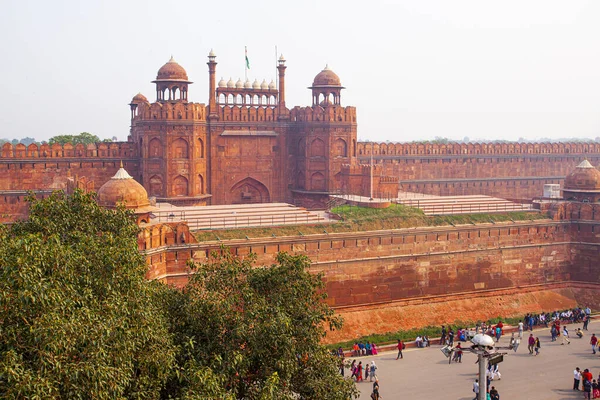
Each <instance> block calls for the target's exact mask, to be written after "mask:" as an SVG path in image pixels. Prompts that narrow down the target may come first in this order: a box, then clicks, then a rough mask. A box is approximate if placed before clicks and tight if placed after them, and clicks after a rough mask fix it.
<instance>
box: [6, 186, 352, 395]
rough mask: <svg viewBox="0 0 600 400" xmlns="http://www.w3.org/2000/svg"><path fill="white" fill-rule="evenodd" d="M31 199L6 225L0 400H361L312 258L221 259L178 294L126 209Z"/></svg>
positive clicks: (200, 269) (57, 196) (86, 201)
mask: <svg viewBox="0 0 600 400" xmlns="http://www.w3.org/2000/svg"><path fill="white" fill-rule="evenodd" d="M31 201H32V203H31V205H30V217H29V219H28V220H27V221H23V222H18V223H16V224H14V225H12V226H11V227H10V228H8V227H3V226H0V393H1V394H2V395H1V396H0V397H5V398H23V399H24V398H28V399H29V398H31V399H63V398H65V399H66V398H85V399H87V398H90V399H175V398H178V399H179V398H182V399H241V398H243V399H247V400H270V399H272V400H275V399H277V400H279V399H283V400H285V399H307V400H309V399H315V400H316V399H319V400H320V399H333V400H336V399H340V400H347V399H350V398H352V397H356V394H357V393H356V387H355V385H354V384H353V382H352V381H351V380H347V379H344V378H342V377H341V375H340V374H339V369H338V367H339V360H338V359H336V358H335V357H333V356H331V355H330V354H329V353H328V351H327V350H326V348H325V347H324V346H322V345H321V339H322V338H323V336H324V335H325V332H326V330H325V328H331V329H335V328H339V326H340V324H341V321H340V320H339V319H338V318H337V317H335V316H334V314H333V311H332V310H331V309H330V308H329V307H328V306H327V305H326V304H325V303H324V302H323V299H324V298H325V294H324V290H323V289H324V288H323V283H322V280H321V277H320V276H316V275H311V274H310V273H309V272H308V266H309V260H308V258H306V257H302V256H290V255H287V254H283V253H282V254H280V255H279V256H278V259H277V264H275V265H272V266H270V267H255V266H254V265H253V261H254V260H253V257H247V258H245V259H243V260H242V259H239V258H237V257H233V256H232V255H230V254H229V252H228V251H226V250H223V251H222V254H220V255H219V254H215V255H213V258H211V259H210V262H208V263H206V264H203V265H196V266H194V275H193V277H192V278H191V279H190V282H189V284H188V285H187V286H186V287H185V288H184V289H183V290H179V289H175V288H172V287H169V286H167V285H164V284H161V283H157V282H153V281H147V280H146V279H145V273H146V268H147V266H146V263H145V262H144V258H143V256H142V255H141V254H140V253H139V252H138V246H137V233H138V227H137V226H136V225H135V223H133V218H132V216H131V215H130V214H129V213H128V212H127V211H126V210H124V209H121V208H119V209H117V210H107V209H104V208H102V207H99V206H98V205H97V204H96V202H95V201H94V198H93V195H89V194H84V193H82V192H80V191H76V192H75V193H74V194H73V195H72V196H66V195H65V194H63V193H61V192H56V193H54V194H52V195H51V196H50V197H49V198H47V199H43V200H33V199H31Z"/></svg>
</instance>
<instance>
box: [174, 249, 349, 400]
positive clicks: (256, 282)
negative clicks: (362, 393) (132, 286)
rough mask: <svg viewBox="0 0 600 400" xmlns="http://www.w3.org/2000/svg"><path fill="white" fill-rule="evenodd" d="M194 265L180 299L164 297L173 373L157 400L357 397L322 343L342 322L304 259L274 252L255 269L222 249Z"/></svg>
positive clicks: (335, 360)
mask: <svg viewBox="0 0 600 400" xmlns="http://www.w3.org/2000/svg"><path fill="white" fill-rule="evenodd" d="M221 253H222V254H213V256H212V257H213V258H212V259H211V260H210V262H208V263H206V264H202V265H195V266H194V269H195V270H194V272H195V273H194V275H193V277H192V278H191V279H190V282H189V284H188V285H187V286H186V288H185V289H184V290H183V291H181V292H174V291H170V292H166V293H165V299H164V300H163V302H164V304H165V305H166V307H167V308H168V310H169V311H168V312H169V315H170V318H169V320H170V321H171V332H172V334H173V335H174V338H175V343H176V345H177V346H178V349H179V352H178V355H177V358H178V365H179V371H178V373H177V374H176V378H175V377H173V379H172V380H171V381H170V382H169V384H168V385H167V387H166V388H165V390H164V392H163V397H167V396H171V397H176V398H189V399H191V398H194V399H207V398H220V399H239V398H244V399H340V400H342V399H343V400H346V399H349V398H351V397H356V395H357V391H356V387H355V385H354V383H353V382H352V381H351V380H348V379H344V378H343V377H342V376H341V375H340V373H339V363H340V360H339V359H337V358H336V357H334V356H332V355H331V354H330V353H329V352H328V351H327V350H326V349H325V347H324V346H322V345H321V339H322V338H323V336H324V335H325V329H324V328H325V327H327V328H331V329H335V328H339V327H340V326H341V320H340V319H339V318H337V317H336V316H334V314H333V311H332V310H331V308H329V307H328V306H327V305H326V304H325V303H324V302H323V300H324V299H325V297H326V294H325V293H324V290H323V282H322V280H321V277H320V276H319V275H312V274H310V273H309V272H308V267H309V265H310V262H309V259H308V258H307V257H305V256H291V255H288V254H285V253H280V254H279V255H278V257H277V264H275V265H272V266H269V267H253V265H252V264H253V257H248V258H245V259H240V258H237V257H234V256H232V255H231V254H229V252H228V251H227V250H225V249H223V250H222V252H221Z"/></svg>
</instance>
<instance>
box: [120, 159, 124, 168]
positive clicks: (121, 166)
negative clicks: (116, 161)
mask: <svg viewBox="0 0 600 400" xmlns="http://www.w3.org/2000/svg"><path fill="white" fill-rule="evenodd" d="M120 168H123V160H121V165H120Z"/></svg>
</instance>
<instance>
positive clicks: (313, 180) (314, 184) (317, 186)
mask: <svg viewBox="0 0 600 400" xmlns="http://www.w3.org/2000/svg"><path fill="white" fill-rule="evenodd" d="M310 190H318V191H324V190H325V175H323V174H322V173H320V172H315V173H314V174H312V176H311V177H310Z"/></svg>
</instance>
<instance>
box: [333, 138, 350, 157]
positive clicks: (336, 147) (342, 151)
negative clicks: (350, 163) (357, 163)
mask: <svg viewBox="0 0 600 400" xmlns="http://www.w3.org/2000/svg"><path fill="white" fill-rule="evenodd" d="M333 153H334V155H335V156H336V157H347V156H348V145H347V144H346V141H345V140H344V139H336V141H335V142H333Z"/></svg>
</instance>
